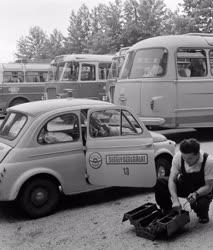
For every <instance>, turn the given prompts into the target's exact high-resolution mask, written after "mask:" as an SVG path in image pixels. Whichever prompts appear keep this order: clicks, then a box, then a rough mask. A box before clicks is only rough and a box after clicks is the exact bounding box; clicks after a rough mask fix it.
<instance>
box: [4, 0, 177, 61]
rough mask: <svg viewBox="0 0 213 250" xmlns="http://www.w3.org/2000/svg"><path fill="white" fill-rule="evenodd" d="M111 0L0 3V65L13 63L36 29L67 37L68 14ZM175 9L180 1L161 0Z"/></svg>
mask: <svg viewBox="0 0 213 250" xmlns="http://www.w3.org/2000/svg"><path fill="white" fill-rule="evenodd" d="M109 1H111V2H113V1H114V0H0V10H1V14H0V32H1V34H0V63H3V62H11V61H14V60H15V59H16V58H15V55H14V54H15V52H16V51H17V47H16V45H17V41H18V40H19V39H20V38H21V37H22V36H23V37H25V36H27V35H28V34H29V30H30V28H31V27H34V26H39V27H40V28H41V29H42V30H43V31H44V32H46V33H47V35H49V34H50V33H52V31H53V30H54V29H57V30H59V31H61V32H62V33H63V34H64V35H65V36H66V35H67V27H68V25H69V16H70V14H71V11H72V10H74V11H77V10H78V9H79V8H80V6H81V5H82V4H83V3H85V4H86V6H88V7H89V8H91V9H92V8H93V7H95V6H97V5H98V4H99V3H104V4H108V3H109ZM164 2H165V4H166V5H167V7H168V8H170V9H171V10H175V9H176V7H177V5H178V3H179V2H181V0H164Z"/></svg>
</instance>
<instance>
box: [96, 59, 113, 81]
mask: <svg viewBox="0 0 213 250" xmlns="http://www.w3.org/2000/svg"><path fill="white" fill-rule="evenodd" d="M110 66H111V63H99V65H98V73H99V79H100V80H106V79H107V76H108V74H109V69H110Z"/></svg>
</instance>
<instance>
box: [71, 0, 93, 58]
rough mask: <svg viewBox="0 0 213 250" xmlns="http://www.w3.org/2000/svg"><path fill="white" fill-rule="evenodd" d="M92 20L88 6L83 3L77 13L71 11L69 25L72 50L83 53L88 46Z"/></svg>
mask: <svg viewBox="0 0 213 250" xmlns="http://www.w3.org/2000/svg"><path fill="white" fill-rule="evenodd" d="M90 27H91V20H90V12H89V9H88V7H87V6H86V5H85V4H83V5H82V6H81V7H80V9H79V10H78V12H77V13H76V14H75V12H74V11H72V12H71V16H70V24H69V27H68V38H67V43H68V45H67V46H68V48H69V49H70V52H74V53H81V52H83V51H84V50H85V48H86V47H87V46H88V38H89V34H90Z"/></svg>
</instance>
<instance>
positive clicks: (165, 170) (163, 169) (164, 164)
mask: <svg viewBox="0 0 213 250" xmlns="http://www.w3.org/2000/svg"><path fill="white" fill-rule="evenodd" d="M155 166H156V173H157V178H159V177H165V176H169V174H170V168H171V162H170V161H169V160H168V159H166V158H163V157H159V158H157V159H156V160H155Z"/></svg>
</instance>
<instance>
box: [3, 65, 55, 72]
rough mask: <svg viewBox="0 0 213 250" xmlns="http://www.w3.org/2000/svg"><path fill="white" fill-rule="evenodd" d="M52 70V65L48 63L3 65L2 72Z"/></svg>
mask: <svg viewBox="0 0 213 250" xmlns="http://www.w3.org/2000/svg"><path fill="white" fill-rule="evenodd" d="M49 69H50V64H48V63H44V64H43V63H27V64H23V63H1V64H0V70H2V71H11V70H12V71H24V70H32V71H33V70H36V71H38V70H42V71H44V70H45V71H47V70H49Z"/></svg>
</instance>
